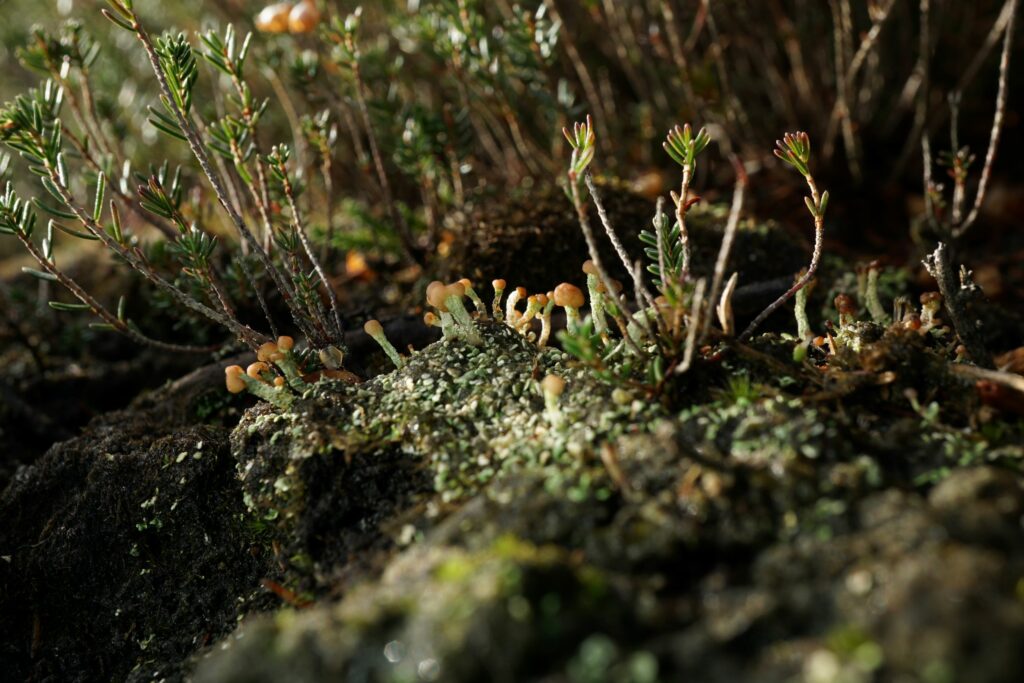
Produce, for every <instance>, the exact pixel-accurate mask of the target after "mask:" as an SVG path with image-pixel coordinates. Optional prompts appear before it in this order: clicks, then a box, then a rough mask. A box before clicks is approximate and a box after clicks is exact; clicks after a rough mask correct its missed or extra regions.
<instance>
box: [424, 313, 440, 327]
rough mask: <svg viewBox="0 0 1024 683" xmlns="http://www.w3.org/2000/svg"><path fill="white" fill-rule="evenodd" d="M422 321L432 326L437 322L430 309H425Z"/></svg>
mask: <svg viewBox="0 0 1024 683" xmlns="http://www.w3.org/2000/svg"><path fill="white" fill-rule="evenodd" d="M423 322H425V323H426V324H427V325H429V326H431V327H434V326H435V325H437V324H439V321H438V319H437V316H436V315H434V314H433V313H432V312H430V311H427V312H426V313H424V314H423Z"/></svg>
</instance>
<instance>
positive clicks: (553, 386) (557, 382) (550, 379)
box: [540, 375, 565, 396]
mask: <svg viewBox="0 0 1024 683" xmlns="http://www.w3.org/2000/svg"><path fill="white" fill-rule="evenodd" d="M540 387H541V389H542V390H543V391H544V393H545V394H548V395H551V396H561V395H562V392H563V391H565V380H564V379H562V378H561V377H559V376H558V375H548V376H547V377H545V378H544V379H543V380H541V382H540Z"/></svg>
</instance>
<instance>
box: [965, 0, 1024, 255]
mask: <svg viewBox="0 0 1024 683" xmlns="http://www.w3.org/2000/svg"><path fill="white" fill-rule="evenodd" d="M1007 1H1008V3H1009V6H1010V10H1009V11H1010V18H1009V20H1008V22H1007V24H1006V33H1005V34H1004V35H1003V54H1002V56H1001V57H1000V58H999V92H998V93H997V94H996V112H995V115H994V116H993V117H992V131H991V133H989V140H988V151H987V152H986V153H985V165H984V166H983V167H982V169H981V179H980V180H979V181H978V193H977V195H975V197H974V206H973V208H971V212H970V213H969V214H967V218H966V219H964V222H963V223H962V224H960V225H959V226H958V227H955V228H954V229H953V236H954V237H959V236H960V235H963V234H964V233H965V232H967V230H968V229H969V228H970V227H971V226H972V225H974V221H976V220H977V218H978V212H979V211H980V210H981V205H982V203H983V202H984V201H985V193H986V192H987V191H988V183H989V179H990V178H991V176H992V164H993V162H994V161H995V158H996V148H997V147H999V138H1000V135H1001V134H1002V132H1003V119H1004V117H1005V114H1006V89H1007V83H1008V81H1009V79H1010V48H1011V46H1012V44H1013V24H1014V20H1015V19H1016V18H1017V0H1007ZM954 151H955V150H954Z"/></svg>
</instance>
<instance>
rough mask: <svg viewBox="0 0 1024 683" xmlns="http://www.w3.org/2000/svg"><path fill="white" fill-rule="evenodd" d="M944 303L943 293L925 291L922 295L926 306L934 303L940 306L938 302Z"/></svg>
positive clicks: (922, 301)
mask: <svg viewBox="0 0 1024 683" xmlns="http://www.w3.org/2000/svg"><path fill="white" fill-rule="evenodd" d="M941 303H942V295H941V294H939V293H938V292H925V293H924V294H922V295H921V304H922V305H924V306H928V305H934V306H935V307H936V308H938V304H941Z"/></svg>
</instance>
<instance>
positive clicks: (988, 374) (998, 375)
mask: <svg viewBox="0 0 1024 683" xmlns="http://www.w3.org/2000/svg"><path fill="white" fill-rule="evenodd" d="M947 367H948V368H949V371H950V372H952V373H953V374H954V375H960V376H961V377H966V378H968V379H982V380H988V381H989V382H995V383H996V384H1002V385H1003V386H1006V387H1010V388H1011V389H1015V390H1017V391H1019V392H1022V393H1024V377H1022V376H1020V375H1016V374H1014V373H1012V372H1004V371H1002V370H986V369H985V368H979V367H977V366H975V365H967V364H966V363H950V364H949V365H948V366H947Z"/></svg>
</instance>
